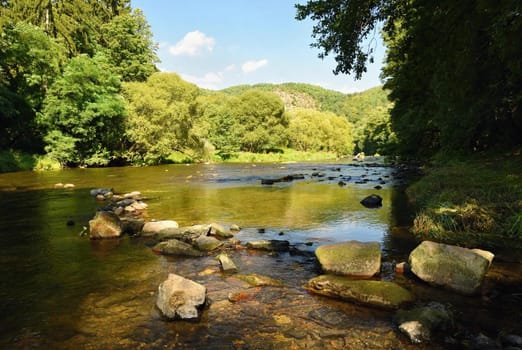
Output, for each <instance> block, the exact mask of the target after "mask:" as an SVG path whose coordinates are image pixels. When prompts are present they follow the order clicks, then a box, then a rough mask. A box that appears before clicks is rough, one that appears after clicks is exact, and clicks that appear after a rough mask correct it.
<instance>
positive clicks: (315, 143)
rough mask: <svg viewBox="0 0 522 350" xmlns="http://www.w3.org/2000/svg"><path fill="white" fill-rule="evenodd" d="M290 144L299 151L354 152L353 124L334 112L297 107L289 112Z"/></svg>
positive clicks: (345, 153) (340, 153) (344, 153)
mask: <svg viewBox="0 0 522 350" xmlns="http://www.w3.org/2000/svg"><path fill="white" fill-rule="evenodd" d="M288 114H289V119H290V125H289V129H288V134H289V138H290V146H291V147H292V148H295V149H296V150H299V151H329V152H336V153H337V154H338V155H347V154H352V153H353V148H354V147H353V137H352V129H353V127H352V125H351V124H350V123H349V122H348V121H347V120H346V118H345V117H342V116H338V115H335V114H334V113H332V112H320V111H317V110H313V109H304V108H296V109H293V110H292V111H290V112H288Z"/></svg>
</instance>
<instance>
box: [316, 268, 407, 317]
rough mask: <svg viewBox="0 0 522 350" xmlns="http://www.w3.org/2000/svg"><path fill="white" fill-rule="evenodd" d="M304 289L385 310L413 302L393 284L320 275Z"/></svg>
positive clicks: (405, 292)
mask: <svg viewBox="0 0 522 350" xmlns="http://www.w3.org/2000/svg"><path fill="white" fill-rule="evenodd" d="M306 288H307V289H308V290H309V291H310V292H312V293H315V294H320V295H325V296H329V297H333V298H338V299H343V300H347V301H351V302H355V303H359V304H363V305H368V306H374V307H379V308H385V309H397V308H399V307H400V306H402V305H404V304H406V303H411V302H413V301H414V297H413V295H412V294H411V293H410V292H409V291H408V290H406V289H404V288H403V287H401V286H399V285H398V284H396V283H394V282H384V281H374V280H350V279H348V278H346V277H342V276H334V275H322V276H319V277H315V278H312V279H311V280H310V281H308V283H307V284H306Z"/></svg>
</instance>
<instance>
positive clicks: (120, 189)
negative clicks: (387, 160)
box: [0, 162, 521, 349]
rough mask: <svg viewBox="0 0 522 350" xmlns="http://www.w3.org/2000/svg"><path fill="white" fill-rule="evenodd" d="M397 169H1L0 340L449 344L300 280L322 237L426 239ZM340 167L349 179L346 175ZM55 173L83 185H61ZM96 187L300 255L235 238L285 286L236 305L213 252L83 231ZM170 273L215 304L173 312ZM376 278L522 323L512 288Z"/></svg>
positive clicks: (313, 270)
mask: <svg viewBox="0 0 522 350" xmlns="http://www.w3.org/2000/svg"><path fill="white" fill-rule="evenodd" d="M394 172H395V170H394V168H391V167H385V166H379V165H376V164H366V165H365V164H360V163H358V164H350V163H343V162H336V163H320V164H316V163H295V164H219V165H215V164H199V165H170V166H158V167H144V168H134V167H121V168H100V169H69V170H62V171H54V172H42V173H38V172H19V173H10V174H0V206H1V208H2V210H1V212H0V225H1V227H2V229H1V232H0V283H1V286H2V288H1V290H0V348H6V349H33V348H35V349H37V348H38V349H39V348H42V349H174V348H176V349H203V348H204V349H279V348H289V349H290V348H294V349H300V348H317V349H326V348H332V349H344V348H348V349H392V348H396V349H408V348H412V349H413V348H415V349H419V348H426V349H439V348H440V349H442V348H446V347H447V344H444V343H443V342H437V341H435V342H434V343H433V344H431V345H429V346H427V347H423V346H420V347H419V346H413V345H411V344H409V342H408V341H407V340H406V338H405V337H404V336H402V335H401V334H399V333H398V332H397V331H396V329H395V326H394V324H393V314H392V313H390V312H387V311H382V310H374V309H369V308H365V307H361V306H357V305H352V304H350V303H346V302H341V301H336V300H330V299H327V298H323V297H318V296H313V295H310V294H309V293H307V292H306V291H305V290H304V289H303V288H302V285H303V284H304V283H305V282H306V281H307V280H308V279H310V278H312V277H315V276H317V275H318V274H319V273H320V271H319V270H318V266H317V263H316V261H315V258H314V257H313V251H314V249H315V248H316V247H317V246H319V245H321V244H325V243H331V242H341V241H347V240H359V241H378V242H380V243H381V245H382V251H383V260H384V261H385V264H384V266H387V265H386V264H389V265H390V266H391V263H393V262H396V261H404V260H405V259H407V256H408V254H409V252H410V251H411V250H412V249H413V248H414V247H415V246H416V244H417V243H418V242H416V241H415V240H414V239H413V238H412V237H411V236H410V235H409V234H408V231H407V229H406V228H407V225H408V224H409V221H410V220H411V212H410V211H409V209H408V206H407V201H406V198H405V195H404V193H403V186H402V185H401V182H400V181H401V180H397V179H396V178H394ZM288 174H304V175H305V179H303V180H296V181H292V182H284V183H276V184H274V185H271V186H267V185H262V184H261V179H262V178H277V177H281V176H285V175H288ZM341 179H345V182H346V183H347V185H346V186H340V185H339V184H338V182H339V181H340V180H341ZM56 183H72V184H74V185H75V187H74V188H73V189H55V188H54V184H56ZM377 185H380V186H381V187H382V188H381V189H375V188H374V187H375V186H377ZM100 187H111V188H114V190H115V192H117V193H125V192H130V191H140V192H141V193H142V194H143V195H144V196H145V197H147V198H148V200H147V204H148V205H149V208H148V210H147V211H146V213H145V217H146V219H147V220H152V219H172V220H176V221H177V222H178V223H179V225H180V226H188V225H193V224H206V223H211V222H216V223H219V224H221V225H223V226H225V227H229V226H230V225H231V224H237V225H239V226H240V227H242V230H241V231H240V232H239V233H237V234H236V237H235V238H237V239H239V240H241V241H242V242H248V241H249V240H253V239H260V238H263V239H285V240H288V241H289V242H290V243H291V245H292V246H293V247H295V248H296V250H295V251H294V252H293V253H280V254H268V253H259V252H254V251H248V250H241V251H237V252H234V253H233V255H232V258H233V259H234V261H235V262H236V264H237V265H238V266H239V269H240V273H242V274H249V273H257V274H261V275H265V276H269V277H272V278H274V279H277V280H279V281H281V282H282V283H283V285H284V287H283V288H281V287H264V288H262V289H253V290H252V292H251V295H250V297H249V298H246V299H247V300H245V301H242V302H238V303H231V302H229V301H228V300H227V296H228V294H229V293H230V292H233V291H235V290H237V288H240V287H241V283H240V282H239V281H238V280H237V279H235V278H233V276H230V275H223V274H222V273H221V272H220V269H219V263H218V262H217V261H216V260H215V258H214V257H212V256H209V257H205V258H198V259H186V258H184V259H182V258H175V257H164V256H158V255H155V254H153V253H152V252H151V249H150V244H149V242H147V241H144V240H143V239H140V238H131V237H128V236H125V237H123V238H121V239H117V240H107V241H90V240H89V239H88V238H85V237H82V236H80V232H81V231H82V228H83V226H87V223H88V220H89V219H91V218H92V217H93V215H94V213H95V211H96V210H97V209H98V208H99V207H100V205H102V204H100V202H98V201H97V200H96V199H94V198H92V197H91V196H90V195H89V190H90V189H92V188H100ZM372 193H376V194H379V195H380V196H381V197H382V198H383V206H382V207H381V208H378V209H367V208H365V207H363V206H362V205H361V204H360V203H359V202H360V200H361V199H363V198H364V197H365V196H367V195H370V194H372ZM68 222H69V224H70V223H74V225H68V224H67V223H68ZM296 252H297V253H296ZM168 273H176V274H179V275H182V276H184V277H187V278H190V279H193V280H195V281H197V282H199V283H202V284H204V285H205V286H206V287H207V290H208V297H209V300H210V305H209V306H208V307H207V308H206V309H205V310H203V313H202V317H201V319H200V320H199V321H198V322H167V321H165V320H164V319H163V318H162V317H161V316H160V314H159V312H158V310H157V309H156V308H155V306H154V302H155V297H156V292H157V287H158V285H159V284H160V283H161V282H162V281H163V280H165V279H166V277H167V275H168ZM381 278H384V279H393V280H395V281H396V282H398V283H401V284H402V285H404V286H406V287H409V288H415V293H416V295H417V296H418V297H420V299H424V300H432V299H437V300H439V299H440V300H444V301H445V302H450V303H452V304H456V305H459V306H460V307H463V308H464V309H463V310H464V312H467V311H470V310H474V311H473V312H475V316H476V317H475V318H474V319H473V320H470V321H469V324H467V326H469V328H470V329H479V330H481V329H482V328H484V332H495V331H498V327H503V328H502V329H507V328H508V327H509V325H510V324H512V323H513V322H518V324H520V323H521V322H520V315H519V314H512V312H513V305H515V309H516V305H517V304H516V303H517V302H519V300H517V299H513V298H512V299H509V298H508V299H506V300H502V301H503V302H505V303H504V304H505V305H504V307H503V308H498V307H494V306H493V305H490V303H489V302H488V301H487V300H486V301H485V299H484V298H482V297H480V296H478V297H460V296H456V295H453V294H451V293H449V292H444V291H439V290H437V289H435V288H431V287H429V286H424V285H421V286H418V283H416V282H415V281H411V279H408V278H405V277H403V276H399V275H395V274H393V272H390V271H388V272H384V271H383V273H382V274H381ZM414 285H415V286H414ZM514 294H516V293H514ZM480 310H482V311H480ZM509 310H511V313H510V311H509ZM499 315H501V317H499ZM489 327H491V329H489ZM495 327H497V328H495ZM513 327H514V329H513V331H517V330H518V329H517V328H516V326H513ZM508 330H510V329H509V328H508ZM437 344H439V345H437Z"/></svg>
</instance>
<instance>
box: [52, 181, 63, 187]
mask: <svg viewBox="0 0 522 350" xmlns="http://www.w3.org/2000/svg"><path fill="white" fill-rule="evenodd" d="M54 188H63V183H61V182H59V183H57V184H54Z"/></svg>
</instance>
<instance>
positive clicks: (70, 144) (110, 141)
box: [39, 55, 125, 165]
mask: <svg viewBox="0 0 522 350" xmlns="http://www.w3.org/2000/svg"><path fill="white" fill-rule="evenodd" d="M119 89H120V80H119V78H118V76H116V75H115V74H114V73H112V72H111V70H110V65H109V64H108V63H107V60H106V59H105V57H103V56H95V57H94V58H89V57H87V56H83V55H82V56H77V57H75V58H73V59H71V60H70V61H69V64H68V65H67V66H66V67H65V70H64V74H63V76H62V77H61V78H59V79H58V80H57V81H56V82H55V83H54V84H53V86H52V87H51V89H50V91H49V93H48V94H47V97H46V99H45V102H44V108H43V113H42V115H41V116H40V118H39V123H40V124H41V125H42V126H43V127H45V128H46V129H47V130H48V133H47V135H46V137H45V141H46V142H47V144H48V145H47V146H46V151H47V152H48V153H49V155H50V156H51V157H52V158H54V159H57V160H58V161H60V162H61V163H62V164H75V163H80V164H87V165H101V164H107V163H108V162H109V160H110V155H111V151H112V150H115V149H118V148H119V146H120V144H121V136H122V134H123V130H122V126H123V118H124V116H125V106H124V103H123V100H122V99H121V98H120V96H119V94H118V93H119Z"/></svg>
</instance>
